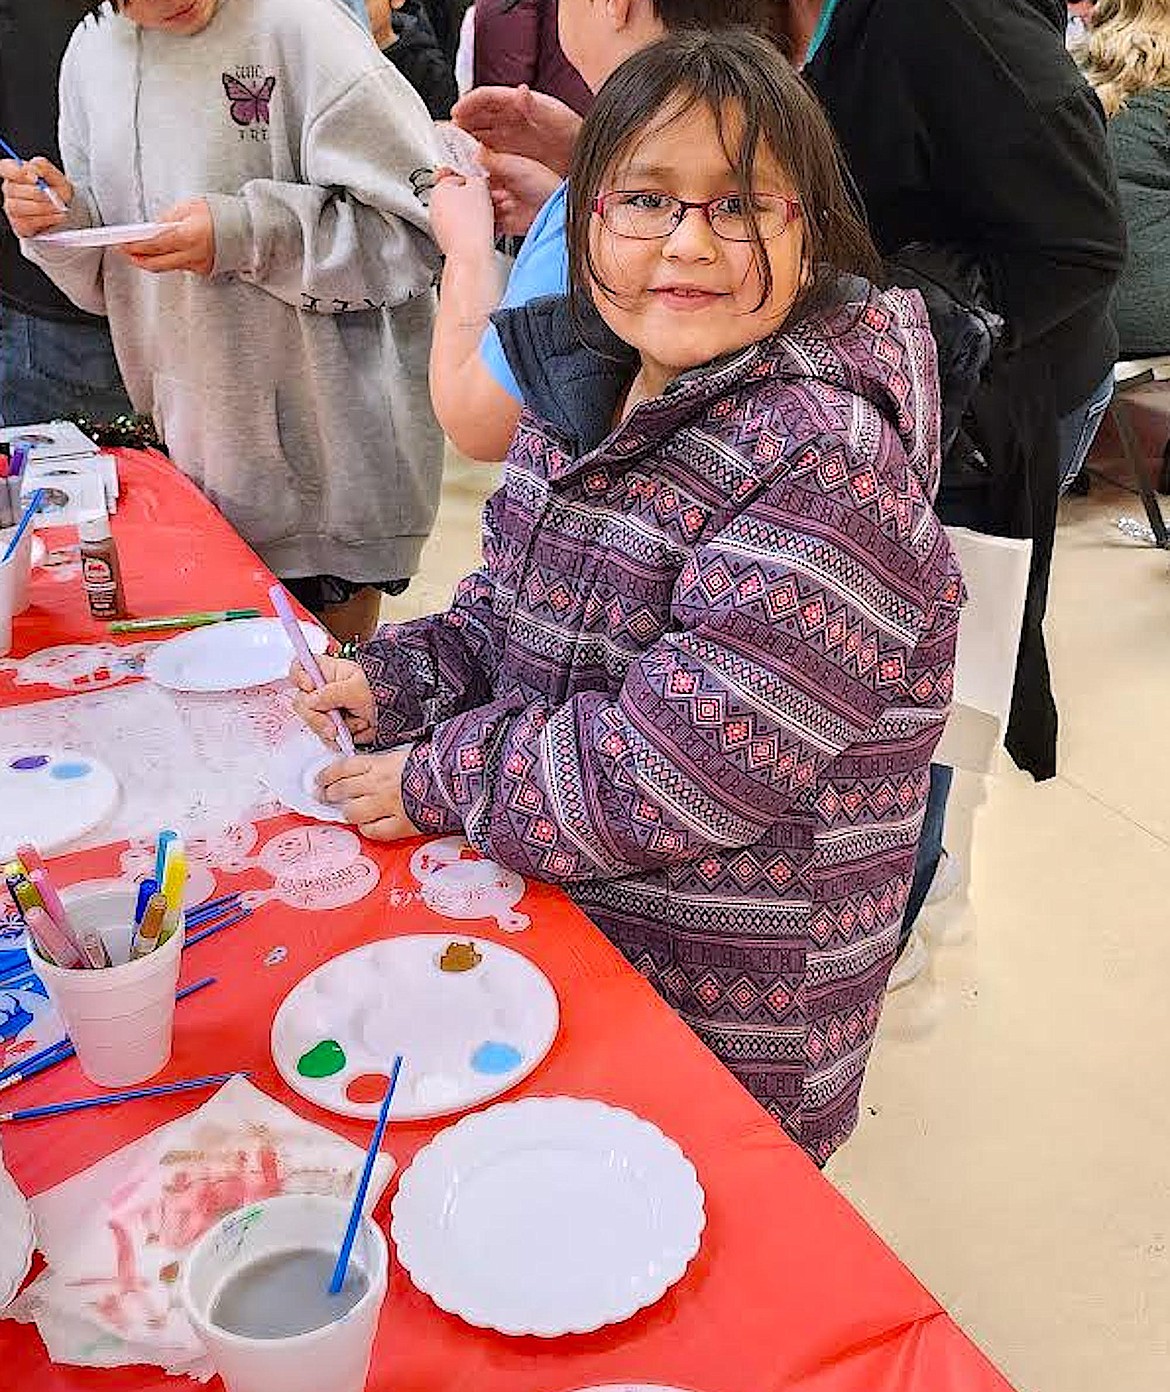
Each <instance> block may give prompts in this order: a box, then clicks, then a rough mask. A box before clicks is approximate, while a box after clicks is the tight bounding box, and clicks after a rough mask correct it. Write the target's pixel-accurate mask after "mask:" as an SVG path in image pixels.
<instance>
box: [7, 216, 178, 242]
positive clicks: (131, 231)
mask: <svg viewBox="0 0 1170 1392" xmlns="http://www.w3.org/2000/svg"><path fill="white" fill-rule="evenodd" d="M175 225H176V224H175V223H173V222H121V223H111V225H110V226H109V227H77V228H74V229H73V230H72V231H70V232H42V233H41V234H40V236H39V237H33V238H32V240H33V241H34V242H39V243H40V244H41V245H42V246H61V247H107V246H129V245H130V244H131V243H132V242H149V241H150V239H151V238H152V237H157V236H158V234H159V233H160V232H165V231H166V230H167V228H169V227H174V226H175Z"/></svg>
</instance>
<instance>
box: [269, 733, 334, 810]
mask: <svg viewBox="0 0 1170 1392" xmlns="http://www.w3.org/2000/svg"><path fill="white" fill-rule="evenodd" d="M343 757H344V756H343V755H342V754H339V753H338V752H337V750H336V749H329V748H327V747H326V746H325V745H323V744H322V743H321V741H320V740H319V739H317V737H316V736H315V735H313V734H308V733H306V734H304V735H298V736H296V737H295V738H294V739H290V740H286V741H285V742H284V744H282V745H280V746H278V747H277V748H276V749H275V750H273V752H272V758H271V760H270V761H269V763H268V765H267V766H266V767H265V769H264V775H263V777H264V781H265V783H267V784H268V786H269V787H270V788H271V789H272V791H273V792H274V793H275V794H276V796H277V797H278V798H279V799H280V800H281V802H283V803H284V805H285V806H286V807H287V808H288V809H289V810H290V811H292V812H299V813H300V814H301V816H302V817H312V818H313V820H314V821H317V822H343V823H344V821H345V816H344V814H343V813H342V811H341V809H340V808H339V807H337V806H335V805H333V804H332V803H328V802H322V801H321V799H320V798H319V797H318V796H317V775H318V774H319V773H320V772H321V770H322V769H323V768H327V767H328V766H329V765H330V764H335V763H336V762H337V761H338V759H341V758H343Z"/></svg>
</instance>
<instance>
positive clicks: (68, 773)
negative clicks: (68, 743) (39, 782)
mask: <svg viewBox="0 0 1170 1392" xmlns="http://www.w3.org/2000/svg"><path fill="white" fill-rule="evenodd" d="M90 770H91V766H90V765H89V764H83V763H75V764H54V765H53V767H52V768H51V769H50V770H49V777H50V778H60V779H61V780H62V781H63V782H68V781H69V780H71V779H74V778H84V777H85V775H86V774H87V773H89V772H90Z"/></svg>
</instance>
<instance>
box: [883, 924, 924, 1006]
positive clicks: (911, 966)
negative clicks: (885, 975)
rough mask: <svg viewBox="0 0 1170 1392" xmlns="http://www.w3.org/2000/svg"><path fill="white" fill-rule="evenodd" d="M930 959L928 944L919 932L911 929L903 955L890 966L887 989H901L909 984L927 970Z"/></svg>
mask: <svg viewBox="0 0 1170 1392" xmlns="http://www.w3.org/2000/svg"><path fill="white" fill-rule="evenodd" d="M929 961H930V953H929V951H928V950H927V947H926V944H925V943H924V942H923V941H922V939H921V937H919V935H918V933H917V932H915V931H911V933H910V936H909V937H908V938H907V939H906V946H905V948H904V949H903V950H902V955H901V956H900V957H899V958H898V960H897V961H896V962H895V963H894V965H893V966H892V967H891V968H890V979H889V981H888V982H887V983H886V990H887V991H900V990H901V989H902V987H903V986H909V985H910V983H911V982H912V981H915V980H916V979H917V978H918V977H920V976H921V975H922V973H923V972H924V971H925V970H926V967H927V964H928V963H929Z"/></svg>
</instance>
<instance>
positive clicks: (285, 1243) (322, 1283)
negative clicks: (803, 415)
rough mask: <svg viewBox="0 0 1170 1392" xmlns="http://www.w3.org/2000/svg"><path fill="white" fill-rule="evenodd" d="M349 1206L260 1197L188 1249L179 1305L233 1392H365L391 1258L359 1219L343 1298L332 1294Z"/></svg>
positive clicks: (318, 1199) (315, 1198)
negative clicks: (181, 1305) (332, 1278)
mask: <svg viewBox="0 0 1170 1392" xmlns="http://www.w3.org/2000/svg"><path fill="white" fill-rule="evenodd" d="M350 1207H351V1205H350V1204H349V1202H343V1201H342V1200H341V1199H334V1198H328V1197H325V1196H324V1195H321V1194H282V1195H280V1196H279V1197H277V1198H273V1199H262V1200H260V1201H259V1202H258V1203H254V1204H248V1205H246V1206H245V1207H244V1208H240V1209H237V1210H236V1211H235V1212H234V1213H229V1214H228V1215H227V1216H226V1217H225V1218H221V1219H220V1221H219V1222H218V1223H216V1224H215V1226H214V1227H212V1228H209V1229H208V1231H207V1232H206V1233H204V1235H203V1237H201V1238H200V1240H199V1241H198V1242H197V1243H196V1245H195V1246H194V1247H193V1248H192V1250H191V1252H190V1254H189V1255H188V1257H187V1260H186V1262H185V1263H184V1265H183V1274H182V1277H181V1280H180V1286H179V1289H180V1294H181V1298H182V1301H183V1307H184V1309H185V1310H186V1312H187V1317H188V1319H190V1321H191V1324H192V1326H193V1328H194V1330H195V1333H196V1334H197V1335H198V1336H199V1338H200V1340H201V1341H202V1342H203V1343H204V1345H205V1346H206V1348H207V1351H208V1353H209V1354H210V1356H211V1361H212V1363H213V1364H214V1365H215V1368H216V1371H217V1372H218V1373H219V1375H220V1377H222V1378H223V1381H224V1384H225V1386H226V1387H227V1389H228V1392H276V1389H279V1392H362V1389H363V1388H364V1387H365V1385H366V1377H367V1375H368V1373H369V1368H370V1357H371V1355H372V1353H373V1348H374V1336H375V1334H376V1333H377V1329H378V1317H379V1314H380V1312H381V1308H382V1303H383V1301H384V1300H385V1298H386V1282H387V1274H388V1269H389V1253H388V1251H387V1248H386V1239H385V1237H384V1236H383V1234H382V1232H381V1230H380V1229H379V1228H378V1227H377V1225H376V1224H375V1223H374V1222H373V1220H372V1219H371V1218H369V1217H365V1218H363V1219H362V1222H361V1224H360V1226H359V1227H358V1231H357V1238H356V1240H355V1242H354V1245H353V1252H352V1253H351V1256H350V1261H349V1268H348V1271H347V1274H346V1282H345V1285H344V1286H343V1287H342V1290H341V1294H340V1295H338V1296H332V1295H330V1294H329V1278H330V1276H331V1275H332V1273H333V1267H334V1264H335V1262H336V1261H337V1254H338V1252H339V1251H340V1249H341V1241H342V1238H343V1237H344V1236H345V1229H346V1224H347V1222H348V1221H349V1212H350Z"/></svg>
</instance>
